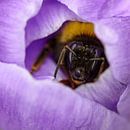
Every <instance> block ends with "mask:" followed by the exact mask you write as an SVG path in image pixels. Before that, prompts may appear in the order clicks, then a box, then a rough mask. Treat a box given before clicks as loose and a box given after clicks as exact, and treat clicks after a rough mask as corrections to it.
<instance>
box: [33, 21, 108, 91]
mask: <svg viewBox="0 0 130 130" xmlns="http://www.w3.org/2000/svg"><path fill="white" fill-rule="evenodd" d="M50 53H51V54H52V58H53V59H54V61H55V62H56V63H57V67H56V69H55V72H54V77H55V78H56V76H57V73H58V69H59V68H62V70H63V71H64V73H65V74H66V75H67V77H68V79H67V80H62V81H60V82H62V83H64V84H66V85H68V86H69V87H71V88H73V89H75V88H77V87H78V86H79V85H81V84H84V83H88V82H94V81H96V80H97V78H98V77H99V75H100V74H101V73H102V72H103V71H104V70H105V69H106V68H107V67H108V62H107V59H106V57H105V53H104V47H103V45H102V44H101V42H100V40H99V39H98V38H97V37H96V35H95V33H94V25H93V24H92V23H89V22H78V21H67V22H65V23H64V24H63V25H62V27H61V28H60V29H59V30H58V31H57V32H56V33H54V34H53V35H52V36H51V37H50V38H49V39H48V40H47V44H46V45H45V47H44V48H43V50H42V52H41V53H40V55H39V56H38V58H37V60H36V62H35V63H34V64H33V66H32V71H31V72H32V73H34V72H35V71H37V70H38V69H39V68H40V66H41V65H42V64H43V62H44V59H45V58H46V56H47V55H48V54H50Z"/></svg>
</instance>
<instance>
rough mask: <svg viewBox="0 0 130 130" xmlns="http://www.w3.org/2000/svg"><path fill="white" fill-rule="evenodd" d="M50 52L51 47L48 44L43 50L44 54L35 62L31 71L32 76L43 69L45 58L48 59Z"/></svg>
mask: <svg viewBox="0 0 130 130" xmlns="http://www.w3.org/2000/svg"><path fill="white" fill-rule="evenodd" d="M49 52H50V46H49V45H48V44H47V45H46V46H45V47H44V48H43V50H42V52H41V53H40V54H39V56H38V58H37V59H36V61H35V62H34V64H33V65H32V68H31V71H30V73H31V74H32V73H34V72H36V71H37V70H39V68H40V67H41V65H42V63H43V61H44V60H45V58H46V57H47V55H48V54H49Z"/></svg>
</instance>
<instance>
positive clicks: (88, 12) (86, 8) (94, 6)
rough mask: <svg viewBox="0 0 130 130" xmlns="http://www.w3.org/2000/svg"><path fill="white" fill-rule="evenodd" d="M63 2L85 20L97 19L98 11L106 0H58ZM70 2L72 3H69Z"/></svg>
mask: <svg viewBox="0 0 130 130" xmlns="http://www.w3.org/2000/svg"><path fill="white" fill-rule="evenodd" d="M58 1H60V2H61V3H64V4H65V5H67V6H68V8H70V9H71V10H73V11H74V12H75V13H76V14H77V15H78V16H80V17H81V18H83V19H85V20H87V21H94V20H97V19H98V15H99V12H100V11H101V8H102V6H103V4H104V3H105V1H106V0H87V1H86V0H82V2H81V0H58ZM70 3H72V4H70Z"/></svg>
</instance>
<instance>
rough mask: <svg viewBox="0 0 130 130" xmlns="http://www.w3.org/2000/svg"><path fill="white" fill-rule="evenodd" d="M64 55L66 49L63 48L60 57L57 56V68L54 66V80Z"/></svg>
mask: <svg viewBox="0 0 130 130" xmlns="http://www.w3.org/2000/svg"><path fill="white" fill-rule="evenodd" d="M65 53H66V48H65V47H64V48H63V49H62V51H61V53H60V56H59V59H58V62H57V66H56V69H55V73H54V77H55V78H56V75H57V72H58V69H59V67H60V66H61V65H62V64H63V60H64V57H65Z"/></svg>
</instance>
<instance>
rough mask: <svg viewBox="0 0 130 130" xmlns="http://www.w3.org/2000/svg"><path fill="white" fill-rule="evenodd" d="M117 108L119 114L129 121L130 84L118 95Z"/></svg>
mask: <svg viewBox="0 0 130 130" xmlns="http://www.w3.org/2000/svg"><path fill="white" fill-rule="evenodd" d="M117 108H118V112H119V113H120V115H122V116H123V117H125V118H126V119H127V120H129V121H130V109H129V108H130V84H129V85H128V87H127V89H126V90H125V91H124V93H123V94H122V96H121V97H120V100H119V103H118V105H117Z"/></svg>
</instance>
